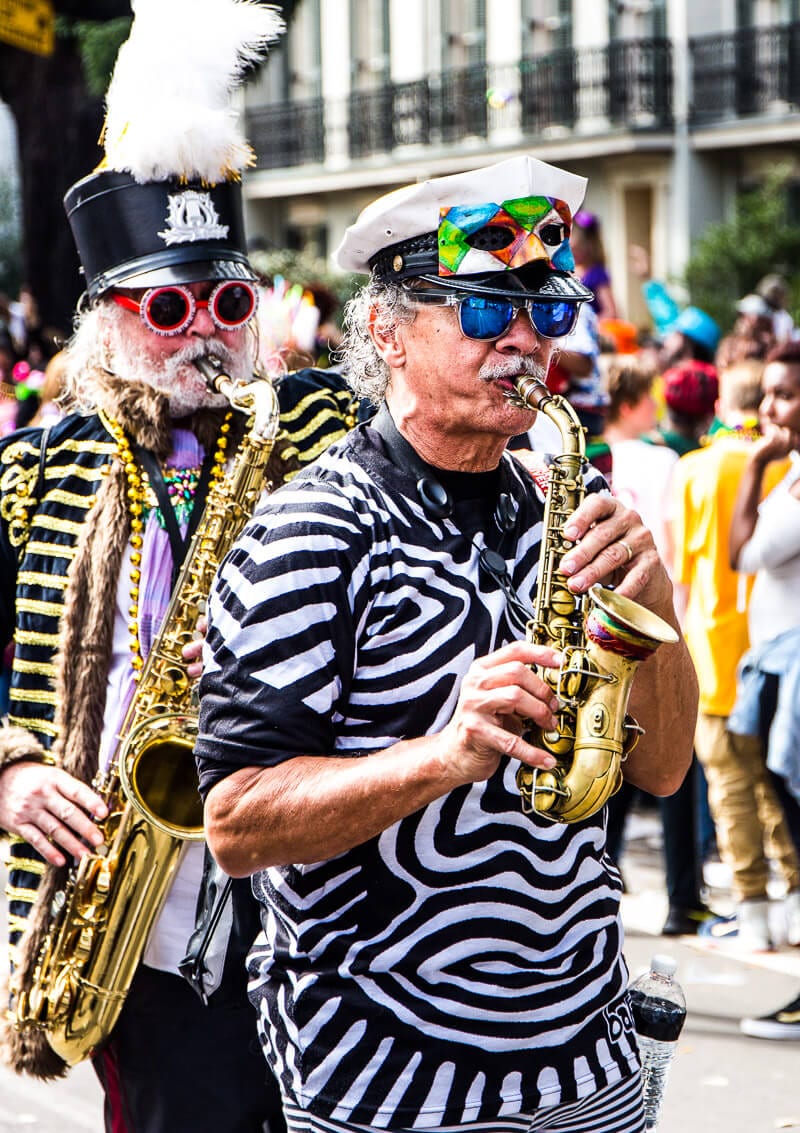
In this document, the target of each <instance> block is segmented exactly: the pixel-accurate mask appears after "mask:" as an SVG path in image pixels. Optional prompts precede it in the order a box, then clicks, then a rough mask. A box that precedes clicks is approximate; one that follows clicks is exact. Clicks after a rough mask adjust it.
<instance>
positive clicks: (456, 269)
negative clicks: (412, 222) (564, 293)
mask: <svg viewBox="0 0 800 1133" xmlns="http://www.w3.org/2000/svg"><path fill="white" fill-rule="evenodd" d="M571 225H572V214H571V213H570V209H569V205H568V204H567V203H566V201H560V200H557V199H556V198H554V197H519V198H517V199H516V200H513V201H503V202H502V203H501V204H494V203H492V202H488V203H487V204H483V205H453V206H452V207H451V208H443V209H441V210H440V213H439V231H438V241H439V275H441V276H449V275H480V274H482V273H483V272H490V271H513V270H514V269H515V268H521V267H523V266H524V265H525V264H531V263H535V262H536V261H537V260H538V261H543V262H544V263H546V264H547V265H548V266H549V267H551V268H555V269H556V270H558V271H573V270H574V268H575V260H574V259H573V256H572V249H571V248H570V246H569V234H570V228H571Z"/></svg>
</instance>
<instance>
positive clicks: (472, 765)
mask: <svg viewBox="0 0 800 1133" xmlns="http://www.w3.org/2000/svg"><path fill="white" fill-rule="evenodd" d="M560 663H561V655H560V654H559V653H557V652H556V651H555V650H554V649H549V648H545V647H544V646H539V645H530V644H528V643H527V642H525V641H517V642H514V643H513V644H512V645H506V646H504V647H503V648H502V649H498V650H497V651H496V652H495V653H490V654H489V656H488V657H480V658H478V660H476V661H474V662H473V663H472V665H470V667H469V669H468V670H467V673H466V675H465V677H464V680H463V681H462V682H461V692H460V694H459V698H458V704H457V705H456V709H455V712H454V713H453V717H452V719H451V721H450V723H449V724H448V725H447V726H446V727H445V728H444V729H443V731H442V732H440V733H439V736H438V737H437V739H438V741H439V744H440V746H441V755H440V758H441V760H442V763H443V765H444V766H446V767H448V768H449V770H450V772H451V773H452V775H453V776H454V780H455V781H454V783H453V784H452V785H456V784H457V783H461V784H463V783H474V782H478V781H480V780H483V779H488V778H490V776H491V775H493V774H494V772H495V771H496V770H497V767H498V765H499V763H500V758H501V756H504V755H508V756H511V757H512V758H513V759H518V760H520V761H521V762H522V763H526V764H528V765H529V766H531V767H541V768H544V769H547V768H551V767H553V766H555V760H554V759H553V757H552V756H551V755H550V754H549V752H546V751H543V750H542V749H541V748H537V747H533V746H532V745H531V744H529V743H526V742H525V741H524V740H523V739H522V738H521V732H522V731H523V729H524V722H525V721H526V720H530V721H532V722H533V723H535V724H538V725H539V726H540V727H541V728H543V729H545V730H550V729H553V728H555V727H556V725H557V721H556V718H555V715H554V713H555V712H556V710H557V709H558V700H557V698H556V696H555V694H554V693H553V690H552V689H551V688H550V686H549V685H548V684H547V683H546V681H544V680H542V678H541V677H539V676H537V675H536V673H534V672H533V671H532V669H531V667H530V666H531V665H541V666H545V667H547V668H558V667H559V665H560Z"/></svg>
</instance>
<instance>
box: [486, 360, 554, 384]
mask: <svg viewBox="0 0 800 1133" xmlns="http://www.w3.org/2000/svg"><path fill="white" fill-rule="evenodd" d="M523 375H526V376H527V377H531V378H536V379H537V380H538V381H540V382H544V380H545V378H546V377H547V367H546V366H543V365H542V364H541V362H537V361H536V359H535V358H533V357H532V356H531V355H530V354H520V355H518V356H517V357H515V358H504V359H503V360H502V361H499V362H484V364H483V365H482V366H481V368H480V370H478V380H479V381H481V382H496V381H498V380H499V379H501V378H511V379H512V380H513V379H514V378H519V377H522V376H523Z"/></svg>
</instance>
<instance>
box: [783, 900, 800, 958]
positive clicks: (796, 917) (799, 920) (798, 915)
mask: <svg viewBox="0 0 800 1133" xmlns="http://www.w3.org/2000/svg"><path fill="white" fill-rule="evenodd" d="M783 908H784V911H785V913H786V943H787V944H794V945H800V889H795V890H793V892H791V893H787V894H786V899H785V900H784V902H783Z"/></svg>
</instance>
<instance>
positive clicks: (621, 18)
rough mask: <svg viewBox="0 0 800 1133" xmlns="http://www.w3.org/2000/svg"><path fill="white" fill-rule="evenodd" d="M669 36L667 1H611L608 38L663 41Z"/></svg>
mask: <svg viewBox="0 0 800 1133" xmlns="http://www.w3.org/2000/svg"><path fill="white" fill-rule="evenodd" d="M666 34H667V4H666V0H610V2H609V6H608V38H609V39H610V40H614V39H663V38H665V37H666Z"/></svg>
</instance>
